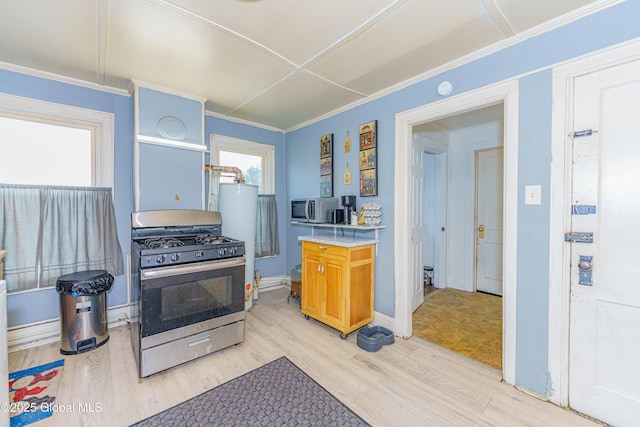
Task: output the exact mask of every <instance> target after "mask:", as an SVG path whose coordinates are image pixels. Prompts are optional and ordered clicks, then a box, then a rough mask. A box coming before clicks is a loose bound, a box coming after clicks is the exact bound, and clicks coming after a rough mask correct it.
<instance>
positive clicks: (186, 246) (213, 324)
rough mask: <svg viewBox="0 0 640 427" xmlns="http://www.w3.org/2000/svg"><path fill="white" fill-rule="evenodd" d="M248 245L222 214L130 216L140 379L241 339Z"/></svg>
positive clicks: (134, 329) (171, 212)
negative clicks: (229, 232) (228, 232)
mask: <svg viewBox="0 0 640 427" xmlns="http://www.w3.org/2000/svg"><path fill="white" fill-rule="evenodd" d="M244 253H245V251H244V242H242V241H240V240H237V239H233V238H230V237H225V236H223V235H222V219H221V217H220V213H219V212H209V211H198V210H164V211H144V212H134V213H133V214H132V215H131V264H132V265H131V279H132V280H131V283H132V298H133V301H135V302H136V304H135V307H134V309H133V310H132V322H131V340H132V345H133V349H134V353H135V356H136V361H137V364H138V372H139V375H140V377H146V376H149V375H151V374H154V373H156V372H159V371H162V370H165V369H168V368H171V367H173V366H176V365H178V364H180V363H183V362H187V361H190V360H193V359H195V358H198V357H200V356H203V355H205V354H209V353H212V352H214V351H217V350H220V349H223V348H225V347H229V346H231V345H234V344H238V343H240V342H242V341H243V340H244V320H245V313H244V266H245V257H244Z"/></svg>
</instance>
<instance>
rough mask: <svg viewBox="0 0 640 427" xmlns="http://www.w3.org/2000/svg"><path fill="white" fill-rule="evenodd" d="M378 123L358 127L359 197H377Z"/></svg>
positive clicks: (372, 122) (375, 121) (374, 121)
mask: <svg viewBox="0 0 640 427" xmlns="http://www.w3.org/2000/svg"><path fill="white" fill-rule="evenodd" d="M377 125H378V121H377V120H373V121H371V122H368V123H364V124H361V125H360V196H362V197H366V196H377V195H378V143H377V140H376V137H377Z"/></svg>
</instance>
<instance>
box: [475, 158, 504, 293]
mask: <svg viewBox="0 0 640 427" xmlns="http://www.w3.org/2000/svg"><path fill="white" fill-rule="evenodd" d="M502 163H503V149H502V147H497V148H492V149H489V150H479V151H476V290H477V291H482V292H488V293H490V294H494V295H500V296H502V189H503V178H502V177H503V172H502V171H503V167H502Z"/></svg>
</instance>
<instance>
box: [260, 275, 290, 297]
mask: <svg viewBox="0 0 640 427" xmlns="http://www.w3.org/2000/svg"><path fill="white" fill-rule="evenodd" d="M285 286H291V277H289V276H286V275H284V274H283V275H280V276H270V277H263V278H262V279H260V284H259V285H258V292H267V291H274V290H276V289H281V288H284V287H285ZM254 296H255V299H257V296H256V292H254Z"/></svg>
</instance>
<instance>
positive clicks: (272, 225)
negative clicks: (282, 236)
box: [256, 194, 280, 258]
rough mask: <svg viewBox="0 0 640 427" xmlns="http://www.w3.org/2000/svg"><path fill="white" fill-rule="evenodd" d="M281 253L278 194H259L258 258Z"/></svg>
mask: <svg viewBox="0 0 640 427" xmlns="http://www.w3.org/2000/svg"><path fill="white" fill-rule="evenodd" d="M279 253H280V243H279V241H278V207H277V205H276V196H275V195H273V194H259V195H258V214H257V215H256V258H263V257H268V256H275V255H278V254H279Z"/></svg>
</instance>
